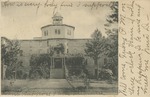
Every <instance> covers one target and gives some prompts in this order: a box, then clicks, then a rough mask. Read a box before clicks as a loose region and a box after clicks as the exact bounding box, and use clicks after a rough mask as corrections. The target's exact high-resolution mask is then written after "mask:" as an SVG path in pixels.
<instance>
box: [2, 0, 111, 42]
mask: <svg viewBox="0 0 150 97" xmlns="http://www.w3.org/2000/svg"><path fill="white" fill-rule="evenodd" d="M46 2H48V3H47V4H53V5H51V6H47V7H45V4H46ZM11 3H12V2H11ZM32 3H34V6H33V5H32V6H31V5H28V6H25V2H23V3H22V5H23V6H20V7H18V6H17V4H20V3H15V4H14V5H13V6H8V5H7V6H6V5H5V6H4V4H2V8H1V22H2V25H1V26H0V30H1V31H0V35H1V36H4V37H7V38H9V39H33V37H41V34H42V33H41V27H42V26H45V25H48V24H52V16H53V14H54V13H55V12H59V13H60V14H61V15H62V16H63V23H64V24H67V25H71V26H74V27H75V31H74V37H75V38H90V36H91V34H92V33H93V32H94V30H96V29H99V30H100V31H101V32H102V34H103V35H104V36H105V27H104V24H106V23H107V22H106V17H107V16H108V15H109V14H111V10H110V7H109V6H108V5H109V4H110V2H98V1H96V2H94V5H95V6H93V7H91V6H90V5H91V4H93V2H92V1H89V2H85V1H84V2H79V1H72V2H71V1H60V0H59V1H52V0H48V1H47V0H42V1H39V2H32ZM39 3H40V5H39V7H38V6H37V5H36V4H39ZM5 4H6V3H5ZM7 4H10V2H8V3H7ZM96 4H97V8H96ZM98 4H99V5H98ZM54 5H57V8H55V7H54ZM61 5H63V6H61ZM102 5H103V7H102ZM77 6H78V7H77Z"/></svg>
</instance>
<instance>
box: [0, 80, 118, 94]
mask: <svg viewBox="0 0 150 97" xmlns="http://www.w3.org/2000/svg"><path fill="white" fill-rule="evenodd" d="M70 83H71V84H70ZM72 85H73V86H72ZM1 88H2V95H3V94H8V95H10V94H15V95H17V94H18V95H23V94H24V95H31V94H34V95H38V94H46V95H53V94H57V95H59V94H63V95H76V94H80V95H82V94H92V95H93V94H95V95H96V94H103V95H107V94H114V95H115V94H117V91H118V86H117V82H113V83H111V84H110V83H107V82H105V81H94V80H91V82H90V87H89V88H88V89H86V88H85V87H84V84H83V82H82V81H70V82H68V81H67V80H66V79H39V80H15V81H14V80H2V85H1Z"/></svg>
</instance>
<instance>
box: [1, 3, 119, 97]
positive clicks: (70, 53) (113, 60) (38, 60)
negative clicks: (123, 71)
mask: <svg viewBox="0 0 150 97" xmlns="http://www.w3.org/2000/svg"><path fill="white" fill-rule="evenodd" d="M1 17H2V22H3V23H2V25H1V27H0V28H1V32H0V34H1V94H2V95H118V2H117V1H108V0H107V1H84V0H82V1H70V0H69V1H67V0H64V1H61V0H42V1H39V0H37V1H35V0H29V1H25V0H23V1H21V0H18V1H11V0H7V1H3V2H1Z"/></svg>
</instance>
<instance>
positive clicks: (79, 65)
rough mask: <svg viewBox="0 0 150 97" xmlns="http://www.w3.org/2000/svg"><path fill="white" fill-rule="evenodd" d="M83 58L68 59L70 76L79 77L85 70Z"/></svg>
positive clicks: (67, 64)
mask: <svg viewBox="0 0 150 97" xmlns="http://www.w3.org/2000/svg"><path fill="white" fill-rule="evenodd" d="M83 60H84V58H83V57H68V58H66V66H67V69H68V70H69V75H70V76H73V75H74V76H79V75H80V73H81V72H82V70H83Z"/></svg>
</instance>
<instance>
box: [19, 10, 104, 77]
mask: <svg viewBox="0 0 150 97" xmlns="http://www.w3.org/2000/svg"><path fill="white" fill-rule="evenodd" d="M52 19H53V23H52V24H49V25H46V26H43V27H41V31H42V37H35V38H34V39H33V40H19V42H20V49H21V51H22V52H21V53H22V54H21V55H22V56H21V57H20V60H22V64H23V66H25V68H26V70H25V72H26V73H29V65H30V58H31V56H32V55H33V54H48V53H50V52H51V50H52V49H55V50H54V51H55V53H54V58H53V59H52V60H53V61H52V65H51V70H50V71H51V73H50V78H64V77H65V71H64V68H65V63H64V56H65V55H75V54H82V55H84V54H85V51H84V49H85V47H86V46H85V43H86V42H87V41H88V40H90V39H74V30H75V27H73V26H71V25H67V24H63V17H62V16H61V15H60V14H59V13H58V12H57V13H56V14H55V15H54V16H53V17H52ZM60 46H63V47H64V50H63V52H60V51H59V50H57V48H59V47H60ZM62 53H63V56H61V55H62ZM58 55H59V56H58ZM87 59H88V60H87V61H88V62H87V63H88V66H87V68H89V72H90V73H91V75H94V73H95V71H94V69H95V68H94V62H93V59H91V58H89V57H87ZM103 60H104V57H101V59H100V60H99V64H100V65H101V64H103V63H104V61H103ZM57 61H60V62H57ZM55 65H62V66H60V68H55Z"/></svg>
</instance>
